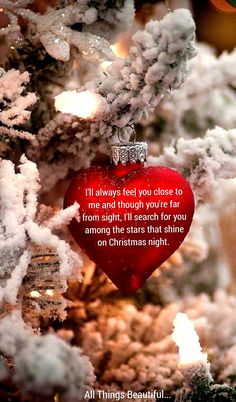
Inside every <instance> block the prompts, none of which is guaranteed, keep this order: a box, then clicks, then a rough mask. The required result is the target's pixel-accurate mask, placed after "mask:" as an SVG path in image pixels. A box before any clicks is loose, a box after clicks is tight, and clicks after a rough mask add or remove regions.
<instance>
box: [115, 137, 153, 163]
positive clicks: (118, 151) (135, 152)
mask: <svg viewBox="0 0 236 402" xmlns="http://www.w3.org/2000/svg"><path fill="white" fill-rule="evenodd" d="M110 149H111V155H110V157H111V161H112V162H113V163H114V164H115V165H118V163H121V164H122V165H126V164H127V163H136V162H145V161H146V159H147V150H148V146H147V143H146V142H134V143H129V142H127V143H122V144H120V143H116V144H112V145H111V147H110Z"/></svg>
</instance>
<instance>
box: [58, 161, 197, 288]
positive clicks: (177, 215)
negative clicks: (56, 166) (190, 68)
mask: <svg viewBox="0 0 236 402" xmlns="http://www.w3.org/2000/svg"><path fill="white" fill-rule="evenodd" d="M75 201H77V202H78V203H79V204H80V221H78V220H76V219H73V220H72V221H71V223H70V224H69V229H70V232H71V233H72V235H73V237H74V238H75V240H76V241H77V243H78V245H79V246H80V247H81V248H82V249H83V250H84V251H85V253H86V254H87V255H88V257H89V258H90V259H91V260H93V261H94V262H95V263H96V264H97V265H98V266H99V267H101V268H102V269H103V271H104V272H105V273H106V274H107V276H108V277H109V278H110V279H111V280H112V282H113V283H114V284H115V285H116V286H117V287H118V288H119V289H120V290H121V291H122V293H124V294H129V293H132V292H135V291H136V290H137V289H138V288H140V287H141V286H142V284H143V283H144V281H145V280H146V279H147V278H148V277H149V276H150V275H151V274H152V273H153V271H155V270H156V269H157V268H158V267H159V266H160V265H161V264H162V263H163V262H164V261H165V260H167V259H168V258H169V257H170V256H171V255H172V254H173V252H174V251H175V250H176V249H177V248H178V247H179V246H180V244H181V243H182V242H183V240H184V238H185V236H186V235H187V233H188V231H189V228H190V225H191V222H192V217H193V213H194V198H193V193H192V190H191V188H190V186H189V184H188V183H187V182H186V180H185V179H184V178H183V177H182V176H181V175H180V174H179V173H177V172H176V171H174V170H172V169H169V168H166V167H156V166H155V167H152V166H150V167H144V165H143V164H142V163H135V164H130V163H128V164H127V165H126V166H123V165H122V164H119V165H118V166H111V167H107V166H105V167H103V166H102V167H91V168H89V169H87V170H84V171H81V173H79V175H78V176H77V177H76V178H75V179H74V181H73V182H72V183H71V185H70V186H69V188H68V190H67V192H66V194H65V201H64V207H67V206H69V205H72V204H73V203H74V202H75Z"/></svg>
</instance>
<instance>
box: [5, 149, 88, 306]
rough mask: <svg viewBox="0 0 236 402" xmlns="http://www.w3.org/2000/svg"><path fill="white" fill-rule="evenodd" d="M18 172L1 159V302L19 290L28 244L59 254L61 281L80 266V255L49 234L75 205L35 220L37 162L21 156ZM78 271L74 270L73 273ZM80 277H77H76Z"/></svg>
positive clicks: (69, 216) (65, 220) (27, 259)
mask: <svg viewBox="0 0 236 402" xmlns="http://www.w3.org/2000/svg"><path fill="white" fill-rule="evenodd" d="M19 170H20V173H15V171H14V165H13V163H12V162H10V161H7V160H2V161H1V162H0V199H1V214H0V217H1V219H0V223H1V225H0V250H1V302H2V301H5V302H8V303H11V304H14V303H16V301H17V300H16V299H17V294H18V290H19V289H20V286H21V283H22V280H23V278H24V276H25V275H26V273H27V268H28V265H29V263H30V258H31V255H32V252H31V247H30V245H31V243H33V244H35V245H41V246H45V247H46V248H51V249H53V250H55V252H56V253H57V255H58V257H59V265H60V268H59V272H60V275H61V281H62V283H63V284H64V283H65V280H66V278H67V277H68V276H71V275H73V273H74V274H77V276H78V268H79V267H80V266H81V259H80V257H79V255H77V254H76V253H74V252H73V251H72V250H71V249H70V247H69V245H68V244H67V243H66V242H65V241H63V240H61V239H59V238H58V237H57V236H56V235H55V234H53V233H52V230H51V229H52V228H53V227H55V226H59V224H61V225H62V224H64V223H68V220H69V219H72V218H73V215H75V214H76V212H77V210H78V206H76V205H74V206H73V207H70V208H69V210H65V211H63V212H59V213H58V214H57V215H56V217H55V218H54V220H53V219H52V220H51V221H49V227H47V224H46V223H42V224H38V223H37V216H36V213H37V192H38V191H39V189H40V185H39V175H38V170H37V167H36V165H35V164H34V163H33V162H30V161H29V160H27V158H26V157H25V156H22V157H21V164H20V166H19ZM76 271H77V272H76ZM79 278H80V276H78V279H79Z"/></svg>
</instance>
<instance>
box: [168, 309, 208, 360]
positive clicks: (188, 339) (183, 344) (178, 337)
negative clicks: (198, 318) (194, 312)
mask: <svg viewBox="0 0 236 402" xmlns="http://www.w3.org/2000/svg"><path fill="white" fill-rule="evenodd" d="M172 338H173V340H174V341H175V343H176V345H177V346H178V347H179V356H180V360H179V362H180V365H181V364H182V365H186V364H191V363H195V362H205V363H207V354H206V353H202V348H201V345H200V342H199V337H198V335H197V333H196V331H195V329H194V326H193V323H192V322H191V321H190V320H189V318H188V316H187V315H186V314H184V313H178V314H177V315H176V318H175V319H174V332H173V335H172Z"/></svg>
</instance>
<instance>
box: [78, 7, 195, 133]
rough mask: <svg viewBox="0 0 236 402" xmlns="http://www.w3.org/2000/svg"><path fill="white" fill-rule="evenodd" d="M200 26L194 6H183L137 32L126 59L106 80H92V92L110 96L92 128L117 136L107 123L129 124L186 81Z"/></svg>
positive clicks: (110, 69) (114, 67)
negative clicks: (190, 10) (191, 8)
mask: <svg viewBox="0 0 236 402" xmlns="http://www.w3.org/2000/svg"><path fill="white" fill-rule="evenodd" d="M194 30H195V24H194V21H193V19H192V17H191V14H190V12H189V11H188V10H184V9H179V10H176V11H174V12H173V13H170V14H167V15H166V16H165V17H164V18H163V20H161V21H150V22H149V23H147V25H146V27H145V30H144V31H142V32H141V31H139V32H136V33H135V35H134V36H133V42H134V46H133V47H131V49H130V56H129V58H128V59H126V60H116V61H114V62H113V63H112V65H111V67H110V68H109V69H108V72H107V76H104V78H103V80H102V81H101V80H100V81H97V82H96V83H95V84H94V83H88V84H87V85H86V86H87V88H89V89H90V90H91V89H93V91H94V92H96V93H97V94H99V95H100V96H102V97H104V98H105V99H106V102H107V105H108V107H109V109H108V111H107V106H106V107H105V106H104V111H103V110H99V113H98V114H97V116H95V118H94V120H95V121H96V120H99V121H103V123H101V124H100V126H98V123H94V124H92V126H91V131H92V133H93V135H95V134H94V131H95V130H96V131H100V133H101V134H102V135H106V136H108V135H111V130H108V128H107V127H106V125H107V126H111V125H113V126H114V127H125V126H127V125H128V124H132V123H134V122H137V121H139V120H140V118H141V117H142V116H143V115H145V114H146V113H148V112H150V111H152V110H153V109H154V108H155V107H156V106H157V105H158V103H159V102H160V100H161V98H162V97H163V95H164V93H165V92H167V91H169V90H170V89H172V90H174V89H177V88H179V86H180V85H181V84H182V83H183V82H184V80H185V79H186V75H187V70H188V69H187V62H188V60H189V59H191V58H192V57H193V56H194V55H195V49H194V47H193V40H194Z"/></svg>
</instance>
